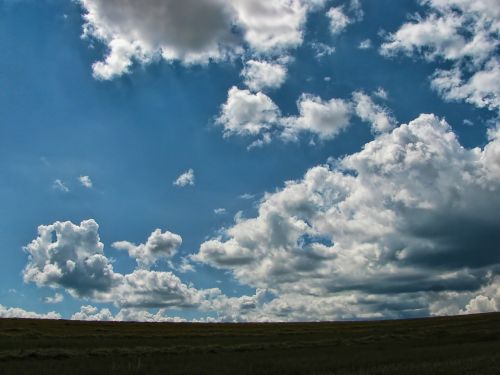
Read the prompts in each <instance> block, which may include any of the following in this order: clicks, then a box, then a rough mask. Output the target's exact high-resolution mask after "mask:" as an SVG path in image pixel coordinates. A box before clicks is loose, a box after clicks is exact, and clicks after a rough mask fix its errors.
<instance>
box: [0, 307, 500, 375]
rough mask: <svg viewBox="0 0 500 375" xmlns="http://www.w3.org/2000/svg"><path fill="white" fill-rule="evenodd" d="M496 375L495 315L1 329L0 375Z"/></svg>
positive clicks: (499, 323)
mask: <svg viewBox="0 0 500 375" xmlns="http://www.w3.org/2000/svg"><path fill="white" fill-rule="evenodd" d="M122 373H124V374H317V375H319V374H322V375H326V374H339V375H341V374H381V375H382V374H384V375H385V374H408V375H413V374H500V313H493V314H481V315H469V316H460V317H446V318H429V319H413V320H394V321H378V322H346V323H288V324H287V323H283V324H184V323H183V324H179V323H176V324H172V323H107V322H99V323H98V322H74V321H48V320H22V319H0V374H75V375H76V374H122Z"/></svg>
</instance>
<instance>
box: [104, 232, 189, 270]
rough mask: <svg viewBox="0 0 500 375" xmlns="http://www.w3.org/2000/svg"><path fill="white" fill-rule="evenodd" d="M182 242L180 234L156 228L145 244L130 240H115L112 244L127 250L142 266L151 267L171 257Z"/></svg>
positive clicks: (116, 247) (119, 248)
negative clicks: (134, 242)
mask: <svg viewBox="0 0 500 375" xmlns="http://www.w3.org/2000/svg"><path fill="white" fill-rule="evenodd" d="M181 244H182V238H181V236H179V235H178V234H175V233H171V232H169V231H166V232H164V233H162V231H161V230H160V229H156V230H155V231H153V233H151V235H150V236H149V238H148V240H147V242H146V243H145V244H140V245H136V244H133V243H131V242H128V241H118V242H114V243H113V244H112V245H111V246H112V247H114V248H115V249H118V250H126V251H127V252H128V254H129V256H130V257H131V258H134V259H135V260H136V261H137V264H138V266H139V267H141V268H149V267H151V266H152V265H153V264H155V263H156V262H157V261H158V260H160V259H170V258H172V257H173V256H174V255H175V254H176V253H177V250H178V249H179V247H180V246H181Z"/></svg>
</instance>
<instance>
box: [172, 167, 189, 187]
mask: <svg viewBox="0 0 500 375" xmlns="http://www.w3.org/2000/svg"><path fill="white" fill-rule="evenodd" d="M173 184H174V185H175V186H179V187H184V186H188V185H190V186H193V185H194V170H192V169H188V170H187V171H186V172H184V173H182V174H181V175H180V176H179V177H177V179H176V180H175V181H174V182H173Z"/></svg>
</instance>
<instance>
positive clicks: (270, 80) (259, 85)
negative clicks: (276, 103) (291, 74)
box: [241, 60, 287, 91]
mask: <svg viewBox="0 0 500 375" xmlns="http://www.w3.org/2000/svg"><path fill="white" fill-rule="evenodd" d="M286 74H287V70H286V67H285V66H284V65H283V64H280V63H271V62H267V61H258V60H249V61H247V62H246V63H245V68H244V69H243V71H242V72H241V75H242V76H243V79H244V83H245V85H247V86H248V88H249V89H250V90H252V91H261V90H265V89H276V88H279V87H280V86H281V85H282V84H283V83H284V82H285V79H286Z"/></svg>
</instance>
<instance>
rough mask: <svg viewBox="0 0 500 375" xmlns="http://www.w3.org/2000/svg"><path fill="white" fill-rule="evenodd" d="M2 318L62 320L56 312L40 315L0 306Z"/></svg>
mask: <svg viewBox="0 0 500 375" xmlns="http://www.w3.org/2000/svg"><path fill="white" fill-rule="evenodd" d="M0 318H16V319H19V318H21V319H61V315H60V314H59V313H57V312H55V311H51V312H49V313H47V314H38V313H35V312H32V311H26V310H23V309H21V308H18V307H5V306H3V305H0Z"/></svg>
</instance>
